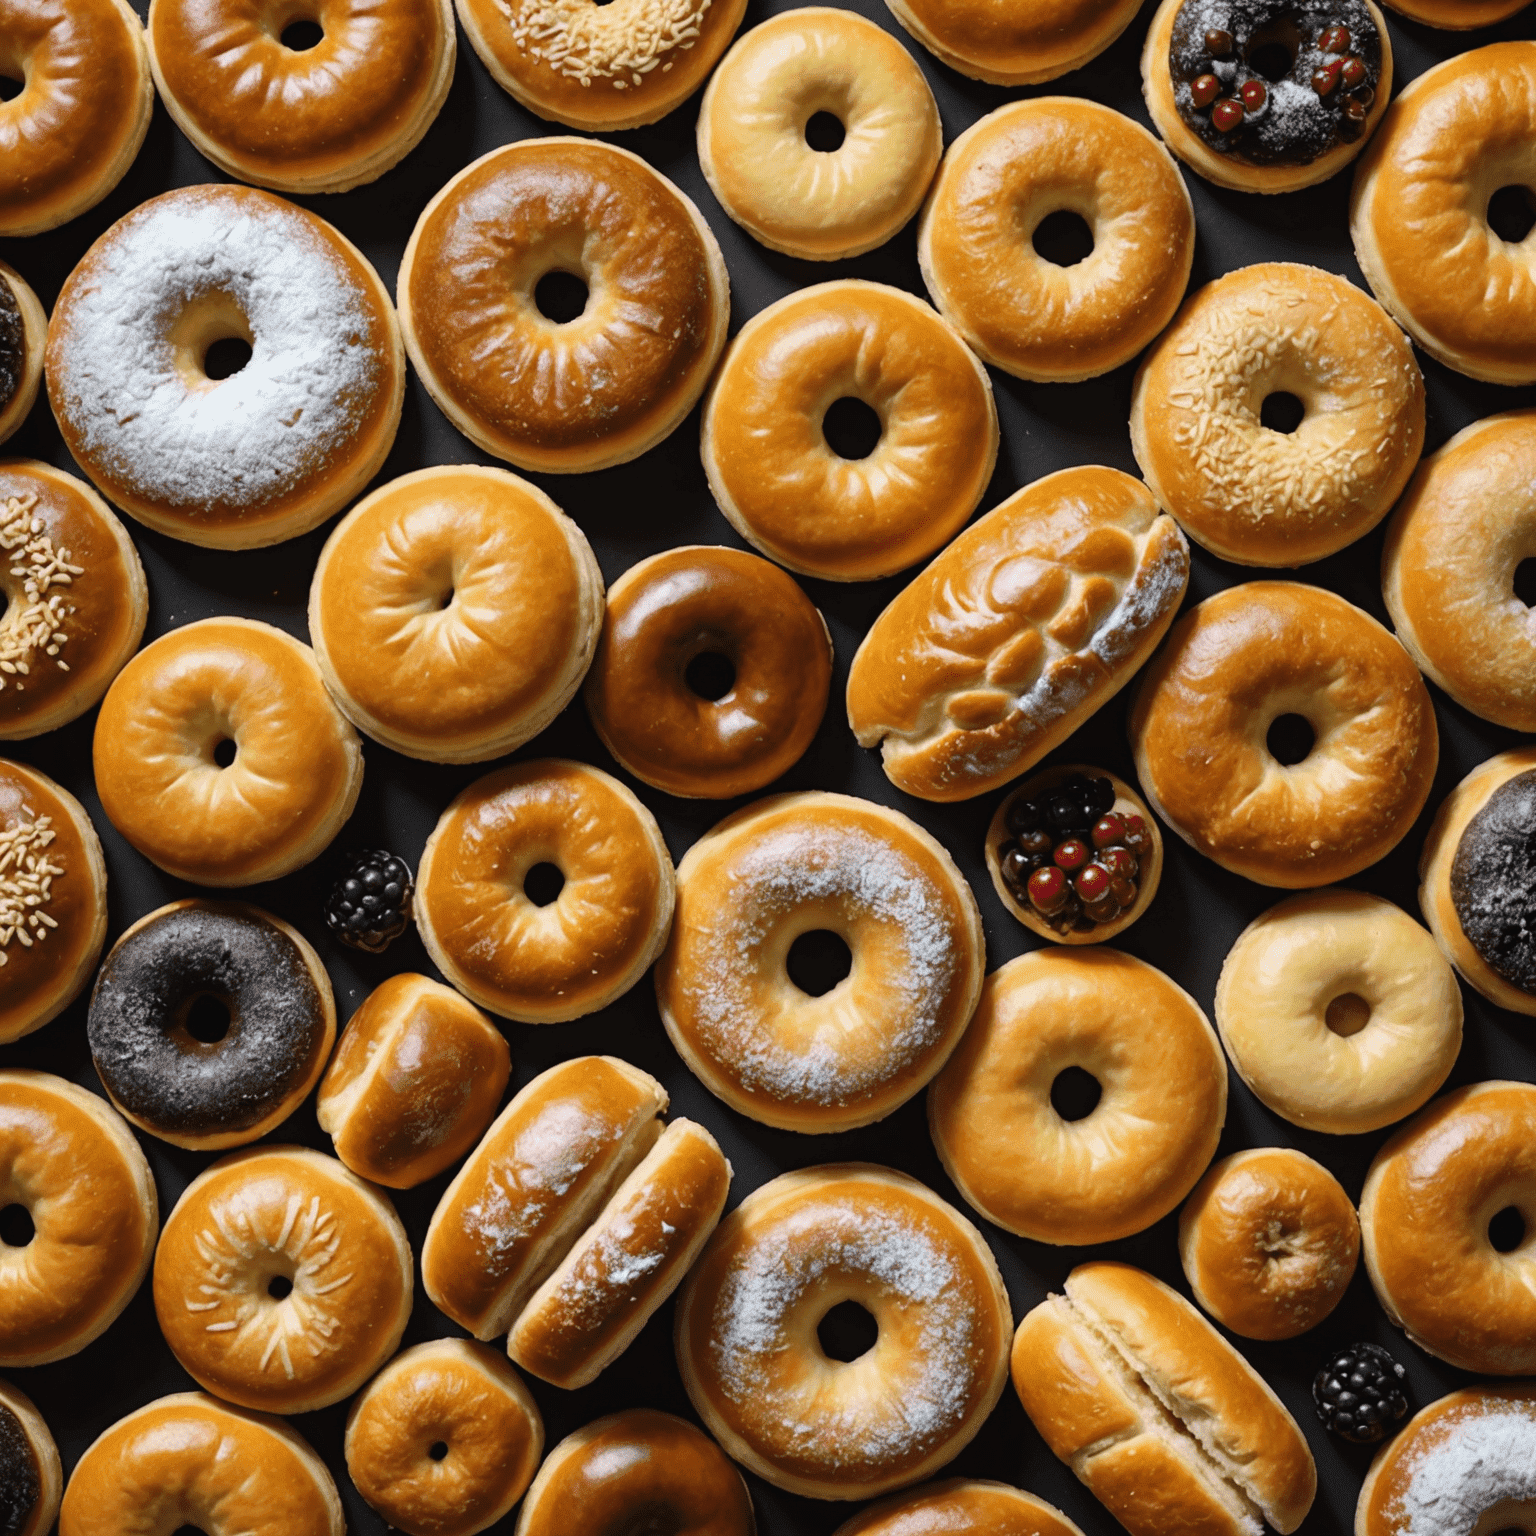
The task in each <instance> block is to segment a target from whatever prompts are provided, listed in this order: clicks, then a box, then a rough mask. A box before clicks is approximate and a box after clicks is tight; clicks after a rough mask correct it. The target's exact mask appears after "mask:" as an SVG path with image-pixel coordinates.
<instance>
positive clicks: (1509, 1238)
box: [1488, 1205, 1526, 1253]
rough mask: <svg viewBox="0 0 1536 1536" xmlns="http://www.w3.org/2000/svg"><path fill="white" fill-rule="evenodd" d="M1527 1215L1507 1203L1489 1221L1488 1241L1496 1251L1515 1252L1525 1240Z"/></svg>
mask: <svg viewBox="0 0 1536 1536" xmlns="http://www.w3.org/2000/svg"><path fill="white" fill-rule="evenodd" d="M1525 1232H1526V1227H1525V1217H1524V1215H1523V1214H1522V1213H1521V1212H1520V1210H1519V1209H1518V1208H1517V1207H1515V1206H1513V1205H1506V1206H1505V1207H1504V1209H1503V1210H1502V1211H1499V1212H1498V1213H1497V1214H1496V1215H1495V1216H1494V1218H1493V1220H1492V1221H1490V1222H1489V1223H1488V1241H1489V1242H1490V1243H1491V1244H1492V1245H1493V1250H1494V1252H1495V1253H1513V1252H1514V1251H1515V1249H1516V1248H1518V1247H1520V1245H1521V1244H1522V1243H1524V1241H1525Z"/></svg>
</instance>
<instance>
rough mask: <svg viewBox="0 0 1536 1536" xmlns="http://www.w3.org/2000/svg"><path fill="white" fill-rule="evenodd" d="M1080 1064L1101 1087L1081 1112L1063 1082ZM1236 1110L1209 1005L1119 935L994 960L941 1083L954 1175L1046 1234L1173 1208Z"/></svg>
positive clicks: (1129, 1226) (1147, 1221) (1024, 1229)
mask: <svg viewBox="0 0 1536 1536" xmlns="http://www.w3.org/2000/svg"><path fill="white" fill-rule="evenodd" d="M1074 1068H1075V1069H1076V1071H1077V1072H1079V1073H1084V1072H1085V1073H1087V1074H1088V1075H1089V1076H1090V1077H1092V1078H1093V1079H1094V1081H1095V1082H1096V1083H1097V1085H1098V1088H1099V1097H1098V1099H1097V1101H1096V1102H1095V1103H1093V1104H1092V1105H1091V1106H1090V1107H1089V1109H1088V1110H1087V1112H1086V1113H1078V1114H1077V1115H1076V1116H1075V1117H1074V1118H1068V1116H1067V1114H1066V1113H1064V1112H1063V1111H1062V1110H1059V1109H1058V1108H1057V1107H1056V1103H1055V1100H1054V1096H1053V1093H1054V1091H1056V1090H1057V1079H1058V1078H1059V1077H1061V1076H1062V1074H1063V1073H1065V1072H1067V1071H1068V1070H1070V1069H1074ZM1069 1082H1070V1079H1069ZM1062 1087H1063V1088H1065V1087H1066V1085H1065V1084H1063V1085H1062ZM1067 1107H1068V1108H1069V1109H1080V1106H1074V1105H1068V1106H1067ZM1226 1114H1227V1064H1226V1060H1225V1059H1224V1058H1223V1056H1222V1054H1221V1045H1220V1042H1219V1041H1218V1040H1217V1038H1216V1031H1215V1030H1214V1029H1212V1028H1211V1026H1210V1023H1209V1021H1208V1020H1207V1019H1206V1017H1205V1015H1204V1014H1203V1013H1202V1012H1201V1011H1200V1007H1199V1005H1198V1004H1197V1003H1196V1002H1195V1000H1194V999H1193V998H1192V997H1190V996H1189V994H1188V993H1186V992H1185V991H1184V990H1183V988H1181V987H1179V986H1178V985H1177V984H1176V983H1174V982H1173V981H1171V980H1169V978H1168V977H1167V976H1165V975H1163V973H1162V972H1161V971H1157V970H1154V969H1153V968H1152V967H1151V966H1150V965H1148V964H1147V963H1146V962H1145V961H1142V960H1137V959H1135V958H1133V957H1132V956H1130V955H1126V954H1122V953H1120V951H1118V950H1112V949H1037V950H1032V951H1030V952H1029V953H1028V954H1024V955H1020V956H1019V957H1018V958H1017V959H1016V960H1010V961H1009V962H1008V964H1007V965H1005V966H1003V967H1002V968H1001V969H999V970H996V971H994V972H992V974H991V975H990V976H988V977H987V981H986V985H985V986H984V987H983V988H982V991H981V1002H980V1003H979V1004H978V1006H977V1009H976V1017H975V1019H974V1020H973V1021H972V1024H971V1027H970V1028H969V1029H968V1030H967V1031H966V1033H965V1038H964V1039H963V1040H962V1041H961V1042H960V1048H959V1049H958V1050H957V1051H956V1052H955V1054H954V1055H953V1056H952V1057H951V1058H950V1062H949V1065H948V1066H947V1067H945V1069H944V1070H943V1071H942V1072H941V1073H940V1074H939V1075H938V1077H937V1078H936V1079H935V1080H934V1084H933V1087H932V1089H930V1090H929V1094H928V1128H929V1131H930V1132H931V1133H932V1135H933V1144H934V1147H935V1148H936V1149H937V1151H938V1154H939V1160H940V1161H941V1162H942V1163H943V1164H944V1168H945V1171H946V1172H947V1173H948V1174H949V1176H950V1178H951V1179H953V1180H954V1183H955V1188H956V1189H958V1190H959V1191H960V1193H961V1194H962V1195H963V1196H964V1197H965V1199H966V1201H967V1202H968V1203H969V1204H970V1205H972V1206H973V1207H974V1208H975V1209H976V1210H978V1211H980V1212H981V1214H982V1215H983V1216H985V1217H986V1218H987V1220H988V1221H991V1222H994V1223H995V1224H996V1225H997V1226H1000V1227H1002V1228H1003V1229H1004V1230H1005V1231H1008V1232H1014V1233H1017V1234H1018V1235H1019V1236H1020V1237H1028V1238H1033V1239H1034V1240H1035V1241H1036V1242H1042V1243H1058V1244H1081V1243H1110V1242H1114V1241H1115V1240H1116V1239H1117V1238H1122V1237H1129V1236H1130V1235H1131V1234H1132V1233H1134V1232H1140V1231H1142V1230H1143V1229H1145V1228H1146V1227H1150V1226H1151V1225H1152V1223H1153V1222H1155V1221H1160V1220H1161V1219H1162V1218H1163V1217H1164V1216H1166V1215H1167V1214H1168V1212H1169V1211H1171V1210H1172V1209H1173V1208H1174V1207H1175V1206H1176V1205H1177V1204H1178V1203H1179V1201H1181V1200H1182V1199H1183V1198H1184V1197H1185V1195H1187V1194H1188V1193H1189V1191H1190V1190H1191V1189H1192V1188H1193V1187H1194V1184H1195V1181H1196V1180H1197V1179H1199V1177H1200V1175H1201V1174H1203V1173H1204V1172H1205V1170H1206V1167H1207V1166H1208V1165H1209V1163H1210V1161H1211V1158H1212V1157H1214V1156H1215V1154H1216V1143H1217V1141H1218V1139H1219V1138H1220V1136H1221V1128H1222V1125H1223V1123H1224V1121H1225V1120H1226Z"/></svg>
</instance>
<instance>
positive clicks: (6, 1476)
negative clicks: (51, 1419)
mask: <svg viewBox="0 0 1536 1536" xmlns="http://www.w3.org/2000/svg"><path fill="white" fill-rule="evenodd" d="M63 1488H64V1474H63V1469H62V1467H61V1466H60V1464H59V1448H58V1446H57V1445H55V1444H54V1442H53V1436H52V1435H51V1434H50V1433H49V1432H48V1426H47V1425H46V1424H45V1423H44V1422H43V1416H42V1414H40V1413H39V1412H38V1411H37V1408H36V1407H35V1406H34V1404H33V1402H32V1399H31V1398H29V1397H28V1396H27V1395H26V1393H25V1392H22V1391H21V1390H19V1389H18V1388H16V1387H13V1386H11V1384H10V1383H9V1382H5V1381H0V1519H4V1521H5V1522H6V1525H5V1529H6V1530H7V1531H8V1532H13V1533H14V1536H48V1532H49V1531H51V1530H52V1529H53V1520H54V1516H55V1515H57V1514H58V1512H59V1495H60V1494H61V1493H62V1492H63Z"/></svg>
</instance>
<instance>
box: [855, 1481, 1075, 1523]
mask: <svg viewBox="0 0 1536 1536" xmlns="http://www.w3.org/2000/svg"><path fill="white" fill-rule="evenodd" d="M833 1536H1082V1532H1081V1531H1080V1530H1079V1529H1078V1527H1077V1526H1076V1525H1074V1524H1073V1523H1072V1521H1070V1520H1069V1519H1068V1518H1067V1517H1066V1516H1065V1515H1064V1514H1062V1512H1061V1511H1060V1510H1059V1509H1057V1508H1055V1507H1054V1506H1053V1505H1050V1504H1047V1503H1046V1502H1045V1500H1044V1499H1037V1498H1036V1497H1035V1496H1034V1494H1032V1493H1026V1492H1025V1491H1024V1490H1023V1489H1022V1488H1010V1487H1009V1486H1008V1484H1007V1483H994V1482H983V1481H981V1480H980V1479H979V1478H963V1477H954V1478H949V1479H947V1480H946V1481H944V1482H942V1483H928V1484H927V1485H925V1486H924V1487H922V1488H917V1489H914V1490H913V1491H912V1492H911V1493H898V1494H896V1495H895V1496H894V1497H892V1498H889V1499H884V1500H882V1501H881V1502H880V1503H879V1504H876V1505H873V1506H872V1507H871V1508H869V1509H865V1510H861V1511H860V1512H859V1513H858V1514H856V1515H855V1516H854V1517H853V1519H852V1520H850V1521H848V1523H847V1524H846V1525H840V1526H838V1528H837V1530H836V1531H835V1532H834V1533H833Z"/></svg>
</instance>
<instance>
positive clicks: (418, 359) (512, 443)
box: [398, 0, 731, 474]
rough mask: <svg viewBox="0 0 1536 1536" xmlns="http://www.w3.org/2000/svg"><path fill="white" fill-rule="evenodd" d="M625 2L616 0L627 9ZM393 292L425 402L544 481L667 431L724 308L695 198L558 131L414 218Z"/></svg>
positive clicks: (721, 282)
mask: <svg viewBox="0 0 1536 1536" xmlns="http://www.w3.org/2000/svg"><path fill="white" fill-rule="evenodd" d="M571 3H580V4H582V5H583V6H585V0H571ZM633 3H634V0H618V4H619V6H620V8H621V9H622V10H623V11H624V12H625V13H626V14H628V13H629V10H630V6H631V4H633ZM588 14H597V12H596V10H595V8H594V9H593V10H592V11H591V12H589V13H588ZM551 273H559V274H564V275H566V276H567V277H574V278H576V279H579V282H580V285H583V286H584V287H585V289H586V296H585V300H584V307H583V308H582V309H581V310H580V311H579V312H578V313H576V314H575V315H570V314H569V312H568V311H567V310H565V309H562V308H560V307H559V305H558V304H557V303H556V302H555V301H553V300H551V299H550V298H548V297H546V298H545V299H544V300H543V301H542V303H543V307H542V308H541V301H540V298H539V294H538V289H539V286H540V283H541V282H542V280H543V279H544V278H546V277H548V276H549V275H550V274H551ZM398 292H399V297H400V324H401V326H402V328H403V329H404V332H405V345H406V350H407V351H408V352H409V353H410V357H411V362H412V363H413V364H414V365H415V367H416V371H417V372H418V373H419V374H420V375H421V380H422V383H424V384H425V385H426V386H427V391H428V393H430V394H431V396H432V398H433V399H434V400H435V401H436V402H437V405H438V408H439V409H440V410H441V411H442V412H443V414H444V415H445V416H446V417H447V418H448V419H449V421H451V422H452V423H453V424H454V426H456V427H457V428H458V429H459V431H461V432H462V433H463V434H464V435H465V436H466V437H467V438H469V439H470V441H471V442H473V443H475V444H476V445H477V446H478V447H480V448H483V449H484V450H485V451H486V452H487V453H490V454H494V455H495V456H496V457H497V458H498V459H505V460H507V461H508V462H509V463H511V464H515V465H517V467H518V468H519V469H533V470H541V471H543V472H545V473H547V474H577V473H581V472H584V471H587V470H594V469H607V468H609V467H610V466H612V465H614V464H624V463H627V462H628V461H629V460H630V459H633V458H637V457H638V456H639V455H640V454H642V453H644V452H645V451H646V449H648V448H652V447H654V446H655V445H656V444H657V443H659V442H660V441H661V440H662V439H663V438H664V437H666V436H667V435H668V434H669V433H671V432H672V431H673V429H674V428H675V427H677V426H678V424H679V423H680V422H681V421H682V419H683V418H684V417H685V416H686V415H687V414H688V412H689V411H691V410H692V409H693V407H694V404H695V403H696V402H697V400H698V398H699V396H700V395H701V394H702V393H703V392H704V386H705V384H706V383H708V381H709V375H710V372H711V371H712V370H713V368H714V366H715V360H716V358H718V357H719V356H720V350H721V348H722V347H724V345H725V334H726V326H727V324H728V322H729V320H730V307H731V306H730V280H729V278H728V277H727V276H726V270H725V258H724V257H723V256H722V255H721V254H720V247H719V244H718V243H717V242H716V240H715V237H714V235H713V234H712V233H711V232H710V228H709V225H708V224H706V223H705V222H704V218H703V216H702V215H701V214H700V213H699V210H698V209H697V208H696V207H694V205H693V203H692V202H691V201H690V199H689V198H688V197H687V196H686V195H685V194H684V193H683V192H682V191H680V190H679V189H678V188H677V187H675V186H674V185H673V184H672V183H671V182H670V181H668V180H667V179H666V177H664V176H662V175H660V174H659V173H658V172H656V171H653V170H652V169H651V168H650V166H648V165H647V164H646V163H645V161H643V160H642V159H641V158H640V157H639V156H638V155H633V154H631V153H630V152H629V151H628V150H627V149H619V148H618V147H617V146H616V145H613V144H604V143H598V142H594V141H593V140H590V139H576V138H563V137H556V138H549V139H524V140H522V141H521V142H518V143H515V144H508V145H505V146H504V147H502V148H501V149H495V150H492V151H491V153H490V154H488V155H484V156H482V157H481V158H480V159H479V160H476V161H475V162H474V164H473V165H469V166H466V167H465V168H464V169H463V170H462V171H460V172H459V174H458V175H457V176H455V177H454V178H453V180H452V181H450V182H449V183H448V185H447V186H446V187H444V188H443V190H442V191H441V192H439V193H438V194H437V196H436V197H434V198H433V199H432V201H431V202H430V203H428V204H427V206H426V208H425V209H424V210H423V211H422V215H421V217H420V218H419V219H418V220H417V222H416V227H415V229H414V230H413V231H412V232H411V238H410V241H409V243H408V244H407V245H406V248H405V256H404V258H403V259H402V260H401V263H400V282H399V289H398ZM546 311H549V313H546ZM555 316H561V317H563V318H555Z"/></svg>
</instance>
